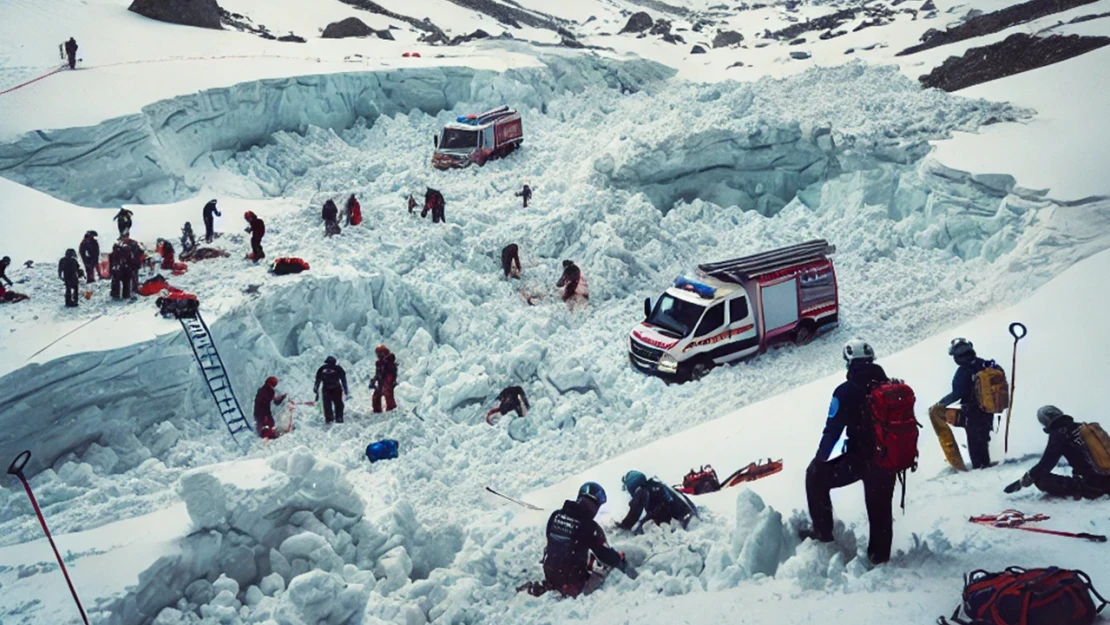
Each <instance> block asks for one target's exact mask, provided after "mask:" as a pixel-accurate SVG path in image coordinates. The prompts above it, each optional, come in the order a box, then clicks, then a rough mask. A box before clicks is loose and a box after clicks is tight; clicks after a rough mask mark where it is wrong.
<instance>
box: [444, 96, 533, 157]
mask: <svg viewBox="0 0 1110 625" xmlns="http://www.w3.org/2000/svg"><path fill="white" fill-rule="evenodd" d="M523 141H524V126H523V124H522V123H521V120H520V113H518V112H516V111H514V110H513V109H511V108H509V107H508V106H501V107H498V108H495V109H493V110H492V111H486V112H485V113H482V114H481V115H460V116H459V117H457V118H456V119H455V122H454V123H451V124H447V125H446V126H444V127H443V132H442V133H440V135H439V136H437V137H436V138H435V146H436V150H435V154H433V155H432V165H433V166H435V167H436V168H438V169H451V168H453V167H466V166H468V165H470V164H471V163H477V164H479V165H484V164H485V163H486V161H488V160H490V159H494V158H501V157H503V156H506V155H508V154H509V153H511V152H512V151H513V150H515V149H517V147H519V146H520V144H521V143H522V142H523Z"/></svg>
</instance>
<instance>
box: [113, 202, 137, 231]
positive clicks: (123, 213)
mask: <svg viewBox="0 0 1110 625" xmlns="http://www.w3.org/2000/svg"><path fill="white" fill-rule="evenodd" d="M134 214H135V213H132V212H131V211H129V210H127V209H126V208H121V209H119V212H118V213H116V216H115V217H113V218H112V219H114V220H115V221H116V226H117V227H118V228H119V235H120V237H126V236H130V234H131V217H132V216H133V215H134Z"/></svg>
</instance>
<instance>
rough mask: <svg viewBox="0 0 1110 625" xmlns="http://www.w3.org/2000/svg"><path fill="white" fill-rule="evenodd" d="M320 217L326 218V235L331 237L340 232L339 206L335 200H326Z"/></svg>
mask: <svg viewBox="0 0 1110 625" xmlns="http://www.w3.org/2000/svg"><path fill="white" fill-rule="evenodd" d="M320 218H321V219H323V220H324V236H327V237H330V236H333V235H336V234H339V232H340V229H339V207H338V206H336V205H335V202H334V201H332V200H330V199H329V200H328V201H326V202H324V208H323V209H322V210H321V211H320Z"/></svg>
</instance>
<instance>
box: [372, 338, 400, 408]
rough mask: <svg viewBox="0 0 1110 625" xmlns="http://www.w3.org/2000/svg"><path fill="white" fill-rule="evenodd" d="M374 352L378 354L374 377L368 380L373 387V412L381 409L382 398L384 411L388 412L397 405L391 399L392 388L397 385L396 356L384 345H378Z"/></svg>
mask: <svg viewBox="0 0 1110 625" xmlns="http://www.w3.org/2000/svg"><path fill="white" fill-rule="evenodd" d="M374 353H375V354H377V356H378V361H377V362H376V363H374V377H373V379H371V380H370V388H372V389H374V396H373V400H372V401H373V407H374V412H375V413H380V412H381V411H382V399H383V398H384V399H385V411H386V412H389V411H390V410H393V409H394V408H396V407H397V402H396V401H394V400H393V389H394V387H396V386H397V357H396V356H394V355H393V353H392V352H390V351H389V348H388V347H386V346H385V345H379V346H378V347H377V348H376V349H375V350H374Z"/></svg>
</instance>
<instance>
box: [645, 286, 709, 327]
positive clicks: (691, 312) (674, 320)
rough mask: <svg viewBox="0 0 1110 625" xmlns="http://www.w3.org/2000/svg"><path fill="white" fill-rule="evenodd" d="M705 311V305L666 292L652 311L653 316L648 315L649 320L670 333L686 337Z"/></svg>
mask: <svg viewBox="0 0 1110 625" xmlns="http://www.w3.org/2000/svg"><path fill="white" fill-rule="evenodd" d="M704 312H705V307H704V306H701V305H698V304H691V303H690V302H687V301H685V300H681V299H678V298H677V297H674V296H673V295H669V294H667V293H664V294H663V297H660V298H659V301H658V302H656V303H655V309H654V310H652V311H651V316H650V317H648V319H647V322H648V323H650V324H651V325H653V326H658V327H660V328H663V329H664V330H668V331H669V332H668V333H669V334H674V335H675V336H677V337H684V336H689V334H690V332H691V331H693V329H694V326H696V325H698V320H699V319H701V315H702V313H704Z"/></svg>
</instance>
